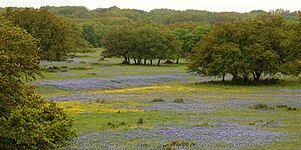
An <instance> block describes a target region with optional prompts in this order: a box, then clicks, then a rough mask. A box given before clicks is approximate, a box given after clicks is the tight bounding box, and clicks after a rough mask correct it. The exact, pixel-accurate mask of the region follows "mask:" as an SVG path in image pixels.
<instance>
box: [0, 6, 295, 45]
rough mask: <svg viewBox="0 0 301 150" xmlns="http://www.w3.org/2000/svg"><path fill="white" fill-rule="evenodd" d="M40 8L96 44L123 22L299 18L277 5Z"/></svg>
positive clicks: (194, 21) (216, 21) (203, 21)
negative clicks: (238, 9)
mask: <svg viewBox="0 0 301 150" xmlns="http://www.w3.org/2000/svg"><path fill="white" fill-rule="evenodd" d="M14 9H18V8H14ZM40 9H47V10H48V11H49V12H51V13H53V14H56V15H59V16H64V17H66V18H69V19H71V20H72V21H73V22H74V23H75V24H77V25H78V27H79V28H80V31H81V32H82V33H81V36H82V37H83V38H84V39H86V41H88V42H89V43H90V44H91V45H92V46H94V47H102V46H103V45H102V43H101V42H100V41H101V39H102V38H103V37H104V35H105V34H107V33H108V32H109V31H110V30H112V29H115V28H116V27H118V26H120V25H124V24H127V23H132V22H136V21H142V20H152V21H154V22H158V23H162V24H165V25H173V24H178V23H185V22H191V23H203V24H216V23H219V22H224V21H234V20H237V19H242V18H254V17H256V16H260V15H265V14H277V15H281V16H283V17H284V18H285V19H286V20H289V21H298V12H290V11H287V10H283V9H277V10H274V11H270V12H265V11H262V10H254V11H251V12H249V13H236V12H221V13H216V12H209V11H201V10H185V11H179V10H172V9H154V10H151V11H150V12H146V11H143V10H136V9H120V8H118V7H111V8H97V9H94V10H89V9H87V8H86V7H83V6H64V7H50V6H45V7H41V8H40ZM1 12H5V9H4V8H2V9H1V8H0V13H1Z"/></svg>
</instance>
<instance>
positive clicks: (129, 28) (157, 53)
mask: <svg viewBox="0 0 301 150" xmlns="http://www.w3.org/2000/svg"><path fill="white" fill-rule="evenodd" d="M103 44H104V47H105V48H106V51H104V55H105V56H107V57H112V56H122V57H124V59H125V61H124V62H125V63H130V59H131V58H133V59H134V63H135V64H141V63H142V62H141V60H142V59H144V64H146V60H150V64H152V60H154V59H159V61H158V65H159V64H160V60H162V59H173V58H175V57H176V56H177V55H179V50H180V43H179V41H178V39H177V38H176V36H175V35H174V33H173V32H172V31H171V30H169V29H168V28H167V27H165V26H163V25H161V24H157V23H154V22H150V21H142V22H137V23H132V24H126V25H124V26H122V27H120V28H118V29H116V30H114V31H111V32H109V33H108V34H107V35H106V36H105V38H104V40H103Z"/></svg>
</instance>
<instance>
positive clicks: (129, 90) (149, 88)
mask: <svg viewBox="0 0 301 150" xmlns="http://www.w3.org/2000/svg"><path fill="white" fill-rule="evenodd" d="M196 90H198V91H199V90H200V89H196V88H190V87H184V86H145V87H135V88H127V89H118V90H106V91H90V92H89V93H91V94H115V93H118V94H120V93H147V92H150V91H161V92H163V91H164V92H168V91H173V92H174V91H187V92H189V91H196Z"/></svg>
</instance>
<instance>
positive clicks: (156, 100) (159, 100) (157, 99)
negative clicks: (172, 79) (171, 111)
mask: <svg viewBox="0 0 301 150" xmlns="http://www.w3.org/2000/svg"><path fill="white" fill-rule="evenodd" d="M152 102H164V99H163V98H155V99H153V100H152Z"/></svg>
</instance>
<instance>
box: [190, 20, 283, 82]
mask: <svg viewBox="0 0 301 150" xmlns="http://www.w3.org/2000/svg"><path fill="white" fill-rule="evenodd" d="M284 26H285V21H284V19H283V18H281V17H279V16H260V17H257V18H254V19H246V20H239V21H235V22H227V23H221V24H218V25H216V26H214V28H213V30H212V32H210V33H208V34H207V35H206V36H205V37H204V39H203V40H202V41H201V43H200V44H199V45H198V46H197V47H196V48H195V49H194V50H193V51H192V54H191V55H190V56H189V62H190V64H189V65H188V69H189V70H190V71H194V72H197V73H198V74H202V75H207V76H223V77H224V76H225V75H226V74H231V75H232V76H233V80H240V79H243V80H244V81H246V80H249V79H250V78H251V77H252V78H253V79H254V80H255V81H259V80H260V79H261V78H262V75H263V74H264V75H274V74H276V73H278V72H281V71H282V65H283V64H284V63H285V62H286V54H285V49H284V48H283V46H282V42H283V41H284V40H285V39H286V36H285V35H284V34H283V32H282V30H283V27H284Z"/></svg>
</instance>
